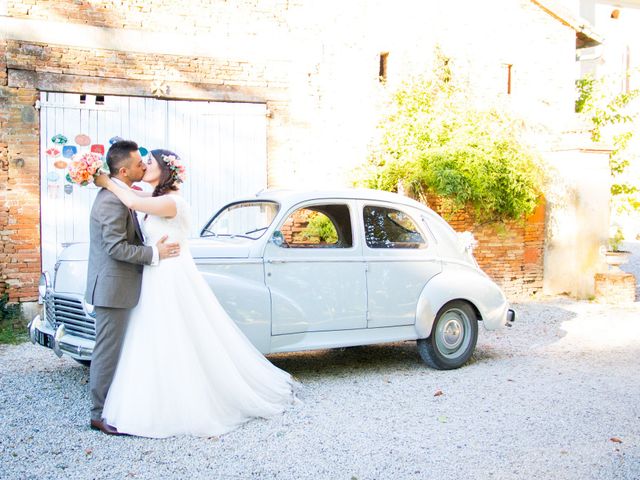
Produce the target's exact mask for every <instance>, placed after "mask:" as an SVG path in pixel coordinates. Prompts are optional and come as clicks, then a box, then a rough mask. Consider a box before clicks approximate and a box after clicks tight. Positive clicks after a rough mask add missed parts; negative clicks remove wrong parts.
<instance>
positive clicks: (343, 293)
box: [264, 200, 367, 335]
mask: <svg viewBox="0 0 640 480" xmlns="http://www.w3.org/2000/svg"><path fill="white" fill-rule="evenodd" d="M283 218H284V220H283V221H282V222H281V223H280V224H279V225H278V226H277V227H276V233H275V235H276V238H278V239H279V241H278V242H276V243H274V242H273V241H270V242H269V243H268V244H267V246H266V248H265V254H264V261H265V282H266V285H267V287H268V288H269V291H270V294H271V318H272V321H271V333H272V335H283V334H292V333H301V332H319V331H332V330H347V329H358V328H366V325H367V320H366V307H367V300H366V283H365V272H364V261H363V259H362V245H361V244H360V241H359V240H358V236H357V235H354V233H355V231H354V228H353V225H355V224H356V207H355V203H354V202H353V201H350V200H333V201H326V200H323V201H315V202H306V203H303V204H299V205H297V206H296V207H295V208H292V209H291V210H290V211H289V212H288V213H287V214H286V215H285V216H284V217H283ZM278 243H281V244H278Z"/></svg>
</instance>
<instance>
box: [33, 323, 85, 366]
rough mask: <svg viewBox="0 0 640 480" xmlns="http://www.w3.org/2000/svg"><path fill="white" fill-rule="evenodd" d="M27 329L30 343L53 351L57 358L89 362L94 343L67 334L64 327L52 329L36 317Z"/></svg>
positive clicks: (48, 324)
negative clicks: (65, 357) (62, 357)
mask: <svg viewBox="0 0 640 480" xmlns="http://www.w3.org/2000/svg"><path fill="white" fill-rule="evenodd" d="M28 328H29V338H30V339H31V342H32V343H34V344H38V345H41V346H43V347H45V348H49V349H51V350H53V351H54V353H55V354H56V355H58V356H59V357H61V356H62V355H68V356H70V357H71V358H75V359H76V360H86V361H90V360H91V356H92V354H93V346H94V344H95V342H94V341H93V340H88V339H85V338H80V337H76V336H73V335H69V334H67V333H66V331H65V328H64V325H59V326H58V327H57V328H56V329H54V328H53V326H52V325H51V324H50V323H49V322H48V321H46V319H43V318H42V317H41V316H40V315H36V316H35V317H34V319H33V320H31V322H29V327H28Z"/></svg>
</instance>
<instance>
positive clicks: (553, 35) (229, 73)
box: [0, 0, 592, 301]
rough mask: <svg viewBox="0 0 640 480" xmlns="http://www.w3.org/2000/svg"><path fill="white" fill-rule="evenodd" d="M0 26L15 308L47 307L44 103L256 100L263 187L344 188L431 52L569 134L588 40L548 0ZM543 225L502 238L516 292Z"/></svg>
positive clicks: (31, 12) (4, 232)
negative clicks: (42, 299) (42, 293)
mask: <svg viewBox="0 0 640 480" xmlns="http://www.w3.org/2000/svg"><path fill="white" fill-rule="evenodd" d="M0 31H1V32H2V36H1V37H0V99H1V100H2V101H1V103H0V235H1V240H2V242H1V244H0V294H1V293H3V292H5V291H6V292H7V293H8V295H9V298H10V300H12V301H33V300H35V299H36V298H37V281H38V277H39V272H40V268H41V252H42V250H41V211H42V209H43V208H44V204H45V203H46V202H47V197H46V195H43V188H44V187H43V185H45V183H46V182H45V180H44V179H43V178H44V177H43V173H42V172H43V162H44V161H45V157H44V152H43V147H44V146H45V143H46V138H44V136H43V130H42V128H43V127H42V126H43V125H44V119H43V118H42V117H41V115H42V114H41V110H38V108H37V107H38V106H39V103H38V102H39V101H42V99H43V98H44V97H43V96H42V95H43V94H52V95H53V94H62V93H64V94H73V95H74V96H77V97H78V98H85V101H86V99H87V98H88V99H89V101H90V102H99V101H100V99H103V98H104V97H109V98H111V97H119V98H133V99H139V98H147V99H165V100H171V101H174V100H175V101H192V102H195V101H207V102H224V103H229V104H258V105H262V106H264V117H265V119H266V120H265V123H264V125H265V127H264V135H265V137H266V139H265V150H266V177H265V182H266V184H267V185H268V186H272V187H275V186H283V187H287V186H296V187H297V186H340V185H349V184H350V181H351V178H350V175H351V171H352V169H353V168H354V167H356V166H357V165H358V164H360V163H362V162H363V161H364V160H365V159H366V156H367V151H368V148H369V145H370V143H371V141H372V139H373V138H374V137H375V130H376V124H377V123H378V122H379V120H380V118H381V116H382V114H383V109H384V105H385V102H386V100H387V98H388V93H389V92H390V91H393V89H394V88H395V87H396V86H398V84H399V83H400V82H401V81H403V80H404V79H406V78H408V76H410V75H412V74H416V73H422V72H424V71H429V70H430V64H431V60H432V57H433V54H434V47H435V46H436V45H438V46H439V47H440V48H441V50H442V51H443V52H444V54H445V55H447V56H448V57H449V58H450V59H451V64H452V67H453V69H454V72H456V74H458V75H461V76H463V77H464V78H466V79H467V80H468V85H469V89H470V90H471V91H472V92H473V93H474V95H475V96H476V97H477V98H478V99H479V100H480V101H481V100H482V99H484V98H488V99H491V100H495V99H500V100H501V101H503V102H504V103H505V104H507V105H509V106H510V107H511V108H512V109H513V110H515V111H516V112H518V113H519V114H521V115H522V116H526V117H528V118H530V119H531V120H533V121H534V122H539V123H541V124H544V125H545V126H546V127H547V130H548V132H551V133H553V134H554V135H555V134H558V135H559V134H561V133H562V132H563V130H564V129H565V128H566V125H567V123H569V122H570V121H571V118H572V116H573V102H574V90H573V88H574V80H575V77H576V74H577V69H576V64H575V54H576V40H578V42H589V41H591V40H592V38H591V36H590V34H589V32H588V31H586V30H585V28H584V27H583V26H582V25H580V24H579V23H577V22H575V21H573V20H572V18H571V16H568V15H566V14H564V13H561V9H559V8H556V5H555V4H552V2H550V1H547V0H546V1H544V2H543V1H535V0H491V1H485V2H477V1H473V0H456V1H449V0H447V1H438V2H423V1H417V0H415V1H413V0H406V1H401V2H393V3H391V2H384V1H381V0H374V1H371V0H354V1H349V2H340V1H332V2H313V1H308V0H240V1H237V2H227V1H223V0H212V1H200V0H193V1H188V2H175V1H171V0H120V1H118V2H115V1H112V0H96V1H87V0H23V1H14V0H5V1H3V2H0ZM381 77H382V78H381ZM81 96H84V97H81ZM79 102H82V100H79ZM78 108H84V107H82V106H80V107H78ZM548 132H547V133H548ZM551 137H553V135H551V136H549V135H546V136H545V137H544V138H545V139H548V138H551ZM545 142H546V140H545ZM152 146H157V145H152ZM541 146H542V148H543V149H548V150H551V149H552V148H553V146H552V145H551V144H550V143H544V144H541ZM260 168H262V167H260ZM198 175H199V173H198V172H193V173H192V177H194V176H198ZM220 181H224V180H220ZM543 216H544V214H543V213H542V217H543ZM542 217H541V214H540V212H538V213H537V216H536V218H535V220H534V222H535V225H536V226H535V228H533V229H531V228H530V229H529V230H527V229H526V228H525V227H523V230H522V232H520V233H516V234H514V235H511V236H509V235H508V236H506V237H505V236H502V237H500V238H501V239H498V240H496V241H500V242H503V244H504V245H506V246H504V245H503V246H502V247H501V248H505V249H506V250H509V251H512V250H513V252H515V253H513V254H512V256H511V257H510V258H509V259H508V260H507V261H506V262H503V265H505V266H504V267H496V268H497V269H494V270H492V275H493V276H494V278H496V279H497V280H498V281H499V282H500V283H502V284H503V285H504V286H507V287H508V286H509V282H515V283H513V287H512V288H509V289H508V290H509V291H510V293H513V294H518V293H527V292H530V291H533V290H537V289H540V288H541V286H542V273H543V248H544V247H543V245H544V228H543V227H542V228H541V227H540V226H539V225H540V218H542ZM532 232H533V233H532ZM483 235H484V234H483ZM487 235H491V234H487ZM496 238H498V234H497V233H496ZM505 242H506V243H505ZM509 245H515V247H516V248H515V249H511V248H510V246H509ZM485 261H486V262H487V263H486V265H488V264H489V263H490V262H491V261H492V260H491V258H490V257H487V258H486V260H485ZM500 268H502V269H503V271H501V270H500ZM518 277H520V278H518ZM524 277H526V278H527V280H526V281H523V280H522V278H524Z"/></svg>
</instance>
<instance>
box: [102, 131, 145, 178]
mask: <svg viewBox="0 0 640 480" xmlns="http://www.w3.org/2000/svg"><path fill="white" fill-rule="evenodd" d="M136 150H138V144H137V143H136V142H133V141H131V140H120V141H119V142H115V143H114V144H113V145H111V147H109V151H108V152H107V167H109V172H110V173H111V175H117V174H118V170H120V168H122V167H127V166H128V162H129V157H130V155H131V152H135V151H136Z"/></svg>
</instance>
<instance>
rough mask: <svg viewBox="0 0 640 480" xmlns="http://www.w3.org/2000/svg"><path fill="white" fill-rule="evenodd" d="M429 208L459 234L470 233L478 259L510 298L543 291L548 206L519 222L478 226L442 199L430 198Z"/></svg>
mask: <svg viewBox="0 0 640 480" xmlns="http://www.w3.org/2000/svg"><path fill="white" fill-rule="evenodd" d="M426 203H427V204H428V205H429V207H430V208H431V209H432V210H434V211H435V212H437V213H438V214H439V215H441V216H442V217H443V218H444V219H445V220H447V222H449V224H450V225H451V226H452V227H453V229H454V230H455V231H457V232H465V231H470V232H472V233H473V235H474V237H475V239H476V240H477V241H478V245H477V247H476V248H475V250H474V252H473V253H474V256H475V258H476V260H477V261H478V264H479V265H480V267H481V268H482V269H483V270H484V272H485V273H486V274H487V275H489V276H490V277H491V278H492V279H493V280H494V281H495V282H496V283H497V284H498V285H500V286H501V287H502V289H503V290H504V292H505V294H507V296H509V297H511V298H513V297H522V296H528V295H531V294H534V293H537V292H540V291H542V281H543V274H544V268H543V266H544V265H543V261H544V240H545V203H544V201H542V202H541V203H540V204H539V205H538V207H537V208H536V209H535V211H534V212H533V213H532V214H531V215H530V216H528V217H526V218H523V219H522V220H519V221H507V222H500V223H485V224H482V223H478V222H476V221H475V219H474V217H473V215H472V214H471V213H469V212H467V211H457V212H454V211H453V209H452V208H451V207H450V206H448V205H447V203H446V202H443V201H442V199H440V198H437V197H434V196H429V197H428V199H427V202H426Z"/></svg>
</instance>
